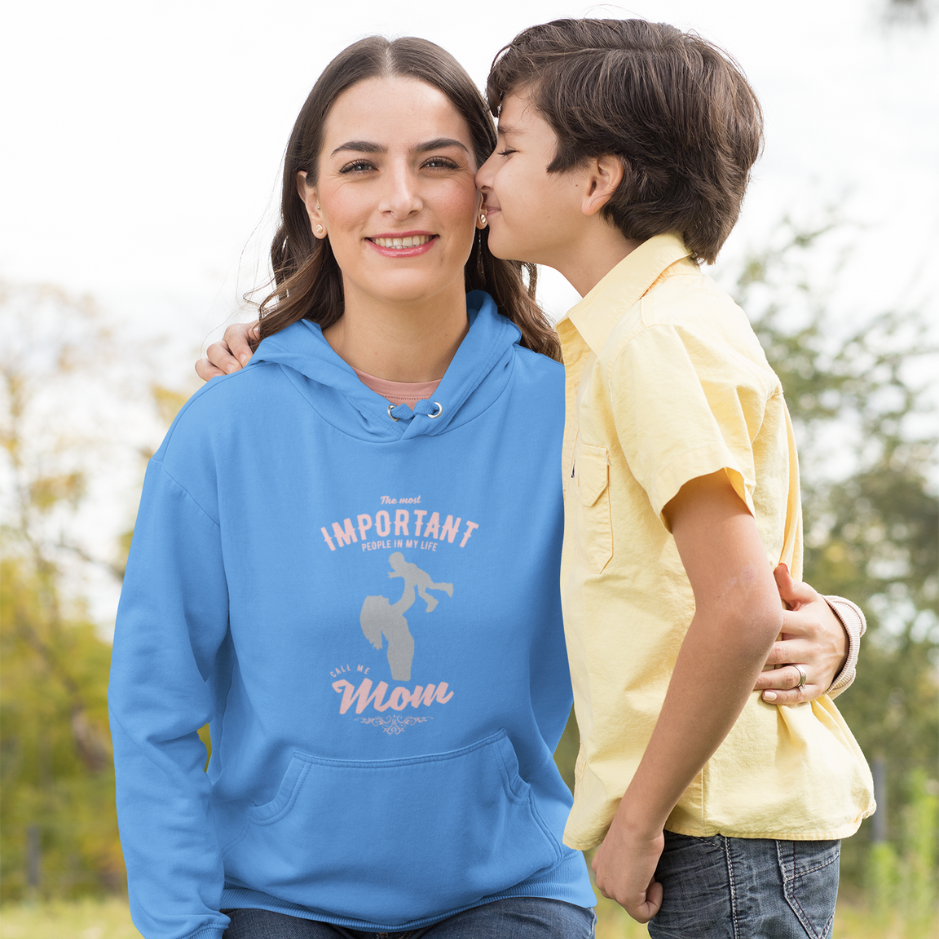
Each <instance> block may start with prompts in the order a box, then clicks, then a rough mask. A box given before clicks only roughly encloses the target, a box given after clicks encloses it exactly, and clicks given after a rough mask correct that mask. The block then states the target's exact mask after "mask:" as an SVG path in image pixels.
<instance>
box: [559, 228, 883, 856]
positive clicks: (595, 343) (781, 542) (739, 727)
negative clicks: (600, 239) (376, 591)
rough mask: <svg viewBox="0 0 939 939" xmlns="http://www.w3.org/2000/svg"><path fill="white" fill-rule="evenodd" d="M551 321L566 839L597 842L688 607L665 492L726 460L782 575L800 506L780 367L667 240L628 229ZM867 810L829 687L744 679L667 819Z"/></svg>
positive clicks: (798, 544) (736, 822)
mask: <svg viewBox="0 0 939 939" xmlns="http://www.w3.org/2000/svg"><path fill="white" fill-rule="evenodd" d="M558 332H559V334H560V336H561V344H562V348H563V353H564V364H565V368H566V371H567V418H566V425H565V432H564V462H563V473H564V488H565V534H564V551H563V560H562V564H561V592H562V600H563V605H564V624H565V630H566V633H567V646H568V653H569V656H570V663H571V677H572V680H573V685H574V704H575V710H576V714H577V723H578V725H579V727H580V734H581V752H580V757H579V759H578V761H577V767H576V788H575V792H574V807H573V810H572V812H571V815H570V819H569V821H568V825H567V829H566V831H565V836H564V840H565V842H566V843H567V844H569V845H570V846H571V847H575V848H582V849H586V848H591V847H593V846H594V845H597V844H599V842H600V841H601V840H602V839H603V837H604V835H605V834H606V831H607V828H608V827H609V824H610V822H611V820H612V818H613V814H614V813H615V811H616V808H617V806H618V804H619V801H620V799H621V798H622V795H623V793H624V792H625V790H626V787H627V786H628V785H629V782H630V780H631V779H632V776H633V773H634V772H635V769H636V767H637V766H638V764H639V761H640V759H641V758H642V754H643V751H644V749H645V746H646V744H647V742H648V740H649V737H650V736H651V734H652V730H653V728H654V726H655V722H656V719H657V718H658V715H659V711H660V709H661V706H662V702H663V700H664V697H665V692H666V690H667V688H668V683H669V679H670V677H671V673H672V668H673V666H674V663H675V659H676V657H677V655H678V650H679V648H680V646H681V643H682V640H683V638H684V635H685V631H686V630H687V628H688V626H689V624H690V622H691V619H692V616H693V614H694V596H693V593H692V590H691V585H690V583H689V581H688V578H687V576H686V574H685V571H684V568H683V566H682V563H681V560H680V558H679V555H678V551H677V549H676V547H675V540H674V538H673V537H672V536H671V534H670V533H669V531H668V529H667V527H666V525H665V522H664V519H663V516H662V509H663V507H664V506H665V505H666V503H668V502H669V501H670V500H671V499H672V498H673V497H674V496H675V495H676V494H677V493H678V490H679V489H680V488H681V487H682V486H683V485H684V484H685V483H686V482H688V481H689V480H691V479H694V478H696V477H698V476H705V475H707V474H710V473H715V472H718V471H720V470H721V469H723V470H724V471H725V472H726V473H727V476H728V478H729V480H730V482H731V483H732V485H733V486H734V489H735V490H736V491H737V493H738V495H739V496H740V498H741V499H742V500H743V501H744V502H745V503H746V505H747V508H748V509H749V510H750V512H751V513H752V514H753V516H754V518H755V519H756V523H757V526H758V529H759V532H760V536H761V538H762V540H763V545H764V547H765V548H766V556H767V563H768V564H769V565H770V566H771V567H775V566H776V564H777V563H779V562H780V561H784V562H786V563H787V564H788V565H789V568H790V570H791V571H792V573H793V576H794V577H797V578H798V577H800V576H801V568H802V518H801V507H800V498H799V472H798V462H797V457H796V450H795V444H794V440H793V435H792V427H791V424H790V421H789V414H788V411H787V409H786V404H785V400H784V398H783V393H782V388H781V386H780V382H779V379H778V378H777V376H776V374H775V373H774V372H773V370H772V369H771V368H770V367H769V364H768V363H767V361H766V357H765V355H764V354H763V350H762V349H761V347H760V344H759V342H758V340H757V338H756V336H755V334H754V333H753V330H752V329H751V327H750V324H749V323H748V321H747V319H746V317H745V315H744V314H743V311H742V310H740V308H739V307H737V306H736V305H735V304H734V303H733V301H732V300H731V299H730V298H729V297H728V296H727V295H726V294H725V293H724V292H723V291H722V290H720V289H719V288H718V287H717V286H716V284H714V282H713V281H712V280H711V279H710V278H709V277H707V276H706V275H704V274H703V273H702V272H701V271H700V269H699V268H698V266H697V264H696V263H695V262H694V261H692V260H691V259H690V257H689V252H688V250H687V249H686V248H685V247H684V245H683V244H682V242H681V241H680V240H679V239H678V238H676V237H675V236H673V235H659V236H657V237H655V238H651V239H650V240H649V241H646V242H645V243H643V244H642V245H641V246H640V247H638V248H637V249H636V250H635V251H633V252H632V253H631V254H630V255H629V256H628V257H627V258H625V260H623V261H622V262H621V263H620V264H619V265H618V266H617V267H616V268H614V269H613V270H612V271H611V272H610V273H609V274H608V275H607V276H606V277H605V278H604V279H603V280H602V281H601V282H600V283H599V284H598V285H597V286H596V287H595V288H594V289H593V290H592V291H591V292H590V293H589V294H588V295H587V296H586V297H584V299H583V300H582V301H581V302H580V303H579V304H577V306H575V307H574V308H573V309H572V310H571V311H570V313H569V314H568V315H567V316H566V317H565V318H564V319H562V320H561V322H560V323H558ZM720 680H721V676H720V675H715V676H714V681H715V682H719V681H720ZM701 706H702V707H707V701H702V702H701ZM873 810H874V802H873V785H872V781H871V776H870V772H869V770H868V767H867V763H866V761H865V759H864V756H863V754H862V753H861V751H860V748H859V747H858V745H857V743H856V741H855V740H854V737H853V736H852V734H851V731H850V730H849V729H848V727H847V725H846V724H845V722H844V720H843V719H842V717H841V715H840V714H839V713H838V710H837V708H836V707H835V706H834V704H832V702H831V700H830V699H829V698H828V697H827V696H822V697H821V698H819V699H818V700H817V701H814V702H812V703H811V704H804V705H798V706H794V707H777V706H775V705H771V704H766V703H765V702H763V701H761V700H760V697H759V694H758V693H756V692H754V693H753V694H752V695H751V696H750V698H749V700H748V701H747V704H746V706H745V707H744V710H743V713H742V714H741V716H740V718H739V719H738V720H737V723H736V724H735V726H734V727H733V728H732V730H731V731H730V733H729V734H728V736H727V738H726V739H725V740H724V742H723V743H722V744H721V746H720V747H719V749H718V750H717V752H716V753H715V754H714V756H713V757H712V758H711V759H710V760H709V761H708V763H707V764H706V765H705V766H704V768H703V769H702V771H701V772H700V773H699V774H698V776H697V778H696V779H695V780H694V782H693V783H692V784H691V785H690V786H689V787H688V789H687V790H686V791H685V793H684V795H683V796H682V798H681V800H680V801H679V803H678V805H677V806H676V807H675V809H674V811H673V812H672V814H671V815H670V817H669V819H668V823H667V825H666V828H668V829H669V830H671V831H675V832H678V833H680V834H686V835H695V836H708V835H713V834H716V833H721V834H724V835H728V836H733V837H744V838H778V839H798V840H803V839H804V840H821V839H834V838H841V837H844V836H846V835H849V834H852V833H853V832H854V831H856V830H857V828H858V826H859V825H860V823H861V819H862V818H864V817H866V816H867V815H870V814H871V812H873Z"/></svg>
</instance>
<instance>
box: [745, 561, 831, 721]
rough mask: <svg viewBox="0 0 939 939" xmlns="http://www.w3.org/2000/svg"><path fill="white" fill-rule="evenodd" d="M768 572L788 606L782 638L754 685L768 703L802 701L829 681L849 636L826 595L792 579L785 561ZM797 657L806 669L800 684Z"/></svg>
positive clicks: (822, 689) (815, 694) (823, 689)
mask: <svg viewBox="0 0 939 939" xmlns="http://www.w3.org/2000/svg"><path fill="white" fill-rule="evenodd" d="M773 576H774V577H775V579H776V586H777V588H778V589H779V596H780V597H781V598H782V600H783V601H784V602H785V604H786V607H787V609H786V611H785V612H784V613H783V633H782V638H781V639H780V640H778V641H777V642H776V643H774V645H773V648H772V649H771V650H770V654H769V657H768V658H767V660H766V664H765V665H764V671H763V672H762V673H761V674H760V676H759V678H758V679H757V682H756V686H755V688H756V690H758V691H763V700H764V701H766V702H767V703H768V704H802V703H803V702H805V701H813V700H814V699H815V698H817V697H819V695H822V694H824V693H825V692H826V691H828V689H829V688H830V687H831V684H832V682H833V681H834V680H835V678H836V677H837V675H838V673H839V672H840V671H841V669H842V668H843V667H844V663H845V659H846V658H847V655H848V637H847V634H846V633H845V630H844V627H843V626H842V624H841V622H840V621H839V619H838V617H837V616H835V614H834V613H833V612H832V610H831V607H830V606H829V605H828V603H827V602H826V600H825V598H824V597H823V596H822V595H821V594H820V593H818V592H817V591H816V590H815V589H814V588H813V587H811V586H810V585H809V584H806V583H803V582H801V581H798V580H793V579H792V577H791V575H790V574H789V568H788V567H786V565H785V564H780V565H778V566H777V568H776V570H775V571H773ZM796 663H797V664H798V665H799V666H801V668H802V671H803V672H804V673H805V682H804V683H803V684H801V686H800V682H801V680H802V673H801V672H800V671H799V669H798V668H797V667H796Z"/></svg>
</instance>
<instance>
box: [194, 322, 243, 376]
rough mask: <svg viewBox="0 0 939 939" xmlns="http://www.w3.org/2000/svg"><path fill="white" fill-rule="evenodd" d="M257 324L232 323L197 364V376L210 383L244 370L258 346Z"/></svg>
mask: <svg viewBox="0 0 939 939" xmlns="http://www.w3.org/2000/svg"><path fill="white" fill-rule="evenodd" d="M257 342H258V324H257V323H232V324H231V326H229V327H228V328H227V329H226V330H225V335H224V336H223V338H222V339H220V340H219V341H218V342H213V343H212V345H210V346H209V348H208V349H207V350H206V353H205V356H204V357H203V358H201V359H199V361H198V362H196V374H197V375H198V376H199V377H200V378H201V379H202V380H203V381H208V380H209V379H210V378H215V377H216V376H218V375H230V374H231V373H232V372H237V371H238V370H239V369H240V368H243V367H244V366H245V365H247V364H248V362H249V361H250V360H251V356H252V355H253V354H254V350H253V349H252V348H251V344H252V343H254V345H255V346H257Z"/></svg>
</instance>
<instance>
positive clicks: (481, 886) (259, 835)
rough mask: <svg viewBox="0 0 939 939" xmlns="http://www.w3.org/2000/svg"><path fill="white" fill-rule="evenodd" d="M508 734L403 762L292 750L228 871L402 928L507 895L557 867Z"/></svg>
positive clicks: (254, 811) (302, 900) (554, 847)
mask: <svg viewBox="0 0 939 939" xmlns="http://www.w3.org/2000/svg"><path fill="white" fill-rule="evenodd" d="M560 857H561V854H560V847H559V845H558V843H557V841H556V839H555V838H554V837H553V836H552V835H551V833H550V832H549V831H548V829H547V827H546V826H545V824H544V822H543V821H542V820H541V818H540V816H539V814H538V810H537V808H536V807H535V805H534V803H533V801H532V796H531V788H530V787H529V785H528V783H526V782H525V781H524V780H522V779H521V777H520V776H519V773H518V761H517V759H516V756H515V751H514V749H513V747H512V744H511V742H510V741H509V739H508V737H507V736H506V733H505V731H504V730H503V731H499V732H498V733H496V734H493V735H492V736H490V737H486V738H485V739H484V740H481V741H479V742H478V743H475V744H473V745H471V746H468V747H463V748H462V749H459V750H451V751H448V752H445V753H436V754H432V755H429V756H422V757H418V758H414V759H402V760H375V761H359V760H333V759H325V758H321V757H317V756H311V755H310V754H306V753H301V752H295V753H294V755H293V757H292V759H291V761H290V764H289V766H288V767H287V772H286V773H285V774H284V778H283V780H282V782H281V785H280V789H279V790H278V792H277V795H276V796H275V797H274V799H273V800H272V801H271V802H268V803H267V804H266V805H259V806H254V807H252V808H251V809H250V810H249V811H248V815H247V819H246V822H245V826H244V828H243V830H242V832H241V834H240V835H239V837H238V838H237V839H236V840H235V841H234V842H233V843H232V844H231V845H230V846H229V847H228V848H227V849H226V852H225V873H226V878H227V879H228V880H229V881H230V882H234V883H239V884H242V885H244V886H247V887H251V888H253V889H256V890H261V891H263V892H264V893H267V894H270V895H271V896H275V897H278V898H280V899H283V900H288V901H290V902H292V903H297V904H300V905H301V906H304V907H307V908H308V909H312V910H321V911H323V912H326V913H330V914H333V915H336V916H343V917H349V918H351V919H356V920H362V921H364V922H368V923H377V924H381V925H387V926H396V925H401V924H404V923H409V922H413V921H415V920H420V919H424V918H428V917H433V916H437V915H441V914H444V913H447V912H449V911H451V910H456V909H459V908H461V907H465V906H468V905H471V904H473V903H474V902H476V901H478V900H480V899H482V898H483V897H487V896H490V895H492V894H495V893H499V892H500V891H503V890H506V889H508V888H509V887H512V886H514V885H515V884H517V883H521V882H522V881H524V880H526V879H528V878H529V877H531V876H532V875H533V874H535V873H537V872H538V871H540V870H543V869H546V868H548V867H551V866H553V865H554V864H556V863H557V862H558V861H559V860H560Z"/></svg>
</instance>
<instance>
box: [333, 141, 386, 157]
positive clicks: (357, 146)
mask: <svg viewBox="0 0 939 939" xmlns="http://www.w3.org/2000/svg"><path fill="white" fill-rule="evenodd" d="M341 150H355V151H356V152H357V153H384V152H385V148H384V147H383V146H382V145H381V144H380V143H372V142H371V141H369V140H347V141H346V142H345V143H341V144H339V146H338V147H336V149H335V150H333V152H332V153H331V154H330V156H333V154H336V153H339V152H340V151H341Z"/></svg>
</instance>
